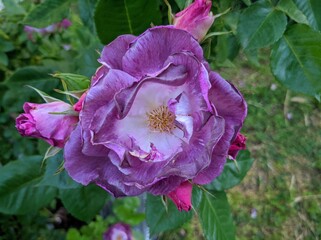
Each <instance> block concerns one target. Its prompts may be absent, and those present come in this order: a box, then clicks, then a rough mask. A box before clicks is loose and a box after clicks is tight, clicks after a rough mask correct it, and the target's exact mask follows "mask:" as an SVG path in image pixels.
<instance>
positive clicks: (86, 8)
mask: <svg viewBox="0 0 321 240" xmlns="http://www.w3.org/2000/svg"><path fill="white" fill-rule="evenodd" d="M96 3H97V0H78V9H79V15H80V18H81V20H82V22H83V23H84V25H85V26H87V27H88V28H89V30H90V31H91V32H92V33H94V32H95V30H96V29H95V23H94V9H95V6H96Z"/></svg>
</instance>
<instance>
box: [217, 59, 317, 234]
mask: <svg viewBox="0 0 321 240" xmlns="http://www.w3.org/2000/svg"><path fill="white" fill-rule="evenodd" d="M268 66H269V64H268V62H267V61H264V60H263V62H262V64H261V65H260V66H259V67H253V66H251V65H249V64H248V63H247V62H246V60H245V59H239V60H237V61H236V67H235V68H225V69H221V71H220V73H221V74H222V75H223V76H224V77H225V78H226V79H229V80H230V81H231V82H233V83H234V84H235V85H236V86H237V87H238V88H239V89H240V91H241V92H242V93H243V94H244V97H245V98H246V100H247V102H248V117H247V119H246V122H245V124H244V127H243V130H242V132H243V133H244V134H245V135H246V136H247V139H248V140H247V146H248V149H250V151H251V154H252V157H253V158H254V159H255V160H256V161H255V163H254V165H253V167H252V169H251V170H250V171H249V173H248V175H247V176H246V178H245V179H244V181H243V182H242V184H241V185H239V186H237V187H236V188H233V189H232V190H229V191H228V197H229V201H230V204H231V205H232V210H233V218H234V221H235V224H236V226H237V239H241V240H243V239H244V240H245V239H297V240H300V239H320V237H321V225H320V221H321V188H320V182H321V174H320V173H321V132H320V129H321V128H320V127H321V104H320V103H318V102H317V101H316V100H315V99H313V98H311V97H307V96H304V95H300V94H295V93H293V92H290V91H287V90H286V89H285V88H284V87H283V86H281V85H280V84H278V83H277V82H276V81H275V80H274V77H273V76H272V74H271V72H270V69H269V67H268ZM251 213H252V214H251ZM255 213H256V214H255Z"/></svg>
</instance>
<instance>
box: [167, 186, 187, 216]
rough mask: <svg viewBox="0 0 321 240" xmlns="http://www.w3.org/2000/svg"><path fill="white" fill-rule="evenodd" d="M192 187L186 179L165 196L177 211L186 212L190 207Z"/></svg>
mask: <svg viewBox="0 0 321 240" xmlns="http://www.w3.org/2000/svg"><path fill="white" fill-rule="evenodd" d="M192 189H193V185H192V184H191V183H190V182H189V181H186V182H183V183H181V185H180V186H179V187H178V188H176V189H175V190H174V191H172V192H170V193H169V194H168V195H167V196H168V197H169V198H170V199H171V200H172V201H173V202H174V203H175V205H176V207H177V209H178V210H179V211H182V210H184V211H186V212H188V211H189V210H191V208H192Z"/></svg>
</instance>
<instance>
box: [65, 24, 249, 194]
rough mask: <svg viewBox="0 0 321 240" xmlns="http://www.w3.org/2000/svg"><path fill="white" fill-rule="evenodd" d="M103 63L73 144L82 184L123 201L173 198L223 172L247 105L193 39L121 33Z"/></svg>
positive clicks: (75, 172) (69, 160)
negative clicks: (137, 197)
mask: <svg viewBox="0 0 321 240" xmlns="http://www.w3.org/2000/svg"><path fill="white" fill-rule="evenodd" d="M99 62H100V63H101V64H102V66H101V67H100V68H99V69H98V70H97V72H96V74H95V75H94V76H93V78H92V82H91V86H90V88H89V90H88V92H87V93H86V96H85V99H84V102H83V103H82V108H81V110H80V112H79V115H80V116H79V118H80V121H79V123H78V126H77V127H76V129H75V130H74V131H73V132H72V134H71V136H70V138H69V140H68V141H67V143H66V145H65V151H64V155H65V156H64V157H65V168H66V170H67V171H68V173H69V175H70V176H71V177H72V178H73V179H74V180H75V181H77V182H79V183H81V184H83V185H87V184H89V183H95V184H97V185H99V186H101V187H102V188H103V189H105V190H107V191H108V192H110V193H111V194H113V195H114V196H115V197H120V196H135V195H139V194H141V193H143V192H150V193H152V194H154V195H167V194H169V193H171V192H173V191H174V190H175V189H177V187H178V186H180V185H181V183H183V182H186V181H189V182H191V183H193V184H207V183H209V182H211V181H212V180H213V179H214V178H216V177H217V176H218V175H219V174H220V173H221V172H222V170H223V167H224V164H225V161H226V158H227V156H228V150H229V147H230V145H231V143H232V142H233V141H234V139H235V137H236V136H237V133H238V132H239V130H240V128H241V126H242V124H243V121H244V118H245V116H246V112H247V107H246V103H245V101H244V99H243V97H242V95H241V94H240V93H239V91H238V90H237V89H236V88H235V87H234V86H233V85H232V84H230V83H229V82H227V81H225V80H224V79H223V78H222V77H221V76H220V75H218V74H217V73H215V72H213V71H211V70H210V68H209V65H208V63H207V62H206V61H205V60H204V58H203V50H202V48H201V46H200V45H199V43H198V42H197V40H196V39H195V38H194V37H193V36H192V35H191V34H189V33H188V32H186V31H184V30H181V29H177V28H174V27H171V26H160V27H154V28H151V29H148V30H147V31H146V32H144V33H143V34H141V35H140V36H138V37H135V36H132V35H123V36H119V37H118V38H117V39H115V40H114V41H113V42H111V43H110V44H109V45H107V46H105V48H104V49H103V51H102V53H101V57H100V59H99Z"/></svg>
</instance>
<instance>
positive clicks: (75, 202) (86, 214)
mask: <svg viewBox="0 0 321 240" xmlns="http://www.w3.org/2000/svg"><path fill="white" fill-rule="evenodd" d="M59 197H60V199H61V200H62V202H63V204H64V206H65V207H66V208H67V209H68V212H70V213H71V214H72V215H74V216H75V217H77V218H78V219H80V220H83V221H87V222H88V221H90V220H92V219H93V218H94V217H95V216H96V214H97V213H98V212H99V211H100V210H101V209H102V207H103V206H104V204H105V202H106V200H107V197H108V194H107V193H106V191H104V190H103V189H101V188H100V187H97V186H96V185H89V186H86V187H79V188H75V189H61V190H60V191H59Z"/></svg>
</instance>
